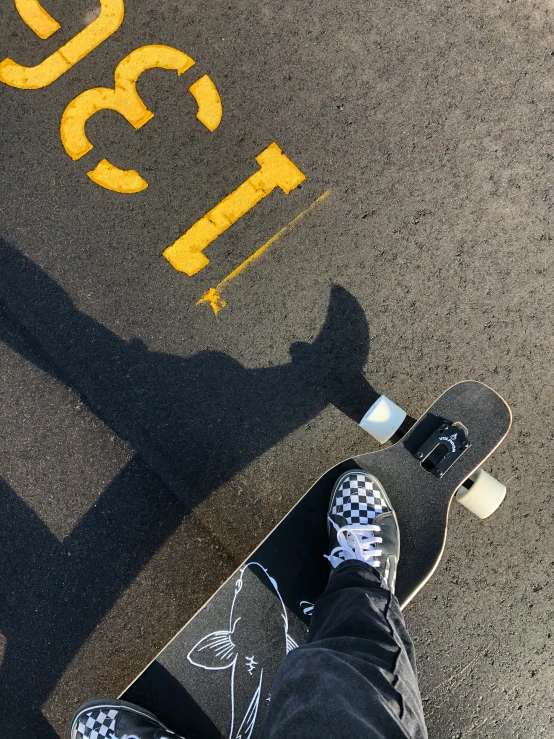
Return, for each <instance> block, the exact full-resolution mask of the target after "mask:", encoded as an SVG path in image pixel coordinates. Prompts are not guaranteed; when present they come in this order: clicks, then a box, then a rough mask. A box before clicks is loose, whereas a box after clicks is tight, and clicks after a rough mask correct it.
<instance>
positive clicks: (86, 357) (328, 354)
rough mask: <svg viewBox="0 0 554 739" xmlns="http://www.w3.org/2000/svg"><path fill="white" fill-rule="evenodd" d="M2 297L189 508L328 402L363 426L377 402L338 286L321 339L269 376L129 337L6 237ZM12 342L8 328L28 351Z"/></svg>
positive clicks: (61, 373) (39, 350)
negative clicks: (81, 305) (86, 309)
mask: <svg viewBox="0 0 554 739" xmlns="http://www.w3.org/2000/svg"><path fill="white" fill-rule="evenodd" d="M0 301H2V303H3V304H4V306H5V308H6V310H7V312H8V313H9V315H10V317H11V319H12V320H13V321H14V322H15V323H16V324H17V325H18V326H19V328H20V331H21V332H23V333H24V334H25V336H26V339H27V343H30V344H32V345H33V346H34V347H35V349H36V351H35V357H38V359H37V358H35V359H34V360H33V361H35V363H37V364H40V366H41V367H42V368H43V369H45V370H46V371H48V372H49V373H50V374H52V375H54V376H56V377H57V378H58V379H59V380H61V381H63V382H64V383H66V384H67V385H69V386H71V387H72V388H74V389H76V390H77V391H78V393H79V394H80V395H81V397H82V399H83V400H84V402H85V403H86V404H87V405H88V406H89V407H90V409H91V410H92V411H93V412H94V413H96V414H97V415H98V416H99V417H100V418H101V419H102V420H103V421H104V422H105V423H107V424H108V425H109V426H110V427H111V428H112V429H113V430H114V431H115V432H116V433H117V434H118V435H119V436H121V437H122V438H124V439H125V440H127V441H128V442H130V443H131V444H132V445H133V447H134V448H135V449H136V451H137V452H138V453H139V454H140V455H141V456H142V457H143V459H145V460H146V461H147V462H148V463H149V464H150V466H151V467H152V468H153V469H154V470H155V471H156V472H157V474H158V475H159V476H160V477H161V478H162V479H163V480H164V482H165V483H166V484H167V485H168V486H169V487H170V488H171V489H172V490H173V492H175V493H176V494H177V495H178V497H179V498H180V499H181V501H182V502H184V503H185V505H186V506H188V507H192V506H193V505H194V504H195V503H197V502H198V501H199V500H201V499H202V498H204V497H205V496H206V495H207V494H208V493H209V492H210V491H211V490H213V489H214V487H216V486H217V485H220V484H221V483H222V482H224V481H225V480H226V479H228V478H230V477H231V476H232V475H234V474H236V473H237V472H238V471H239V470H240V469H241V468H243V467H244V466H245V465H247V464H248V463H249V462H250V461H251V460H253V459H255V458H256V457H258V456H259V455H260V454H262V453H263V452H264V451H265V450H267V449H269V448H270V447H271V446H273V445H274V444H276V443H277V442H278V441H279V440H281V439H282V438H284V437H285V436H286V435H288V434H289V433H291V432H293V431H294V430H295V429H297V428H299V427H300V426H302V425H303V424H305V423H306V422H307V421H309V420H310V419H311V418H313V417H314V416H316V415H317V414H318V413H320V412H321V411H322V410H323V409H324V408H325V407H326V406H327V405H328V404H330V403H331V404H334V405H336V406H337V407H339V408H340V409H341V410H343V411H344V412H346V413H347V414H348V415H350V416H351V417H352V418H354V419H356V420H359V418H360V417H361V415H362V414H363V412H364V411H365V410H366V409H367V407H368V406H369V405H370V404H371V402H373V399H374V397H375V393H374V392H373V390H372V388H371V387H370V386H369V385H368V383H367V382H366V381H365V380H364V379H363V375H362V369H363V367H364V365H365V363H366V361H367V357H368V354H369V329H368V324H367V320H366V317H365V315H364V312H363V309H362V308H361V306H360V304H359V303H358V301H357V300H356V299H355V298H354V297H353V296H352V295H351V294H350V293H349V292H348V291H347V290H345V289H344V288H342V287H340V286H338V285H335V286H333V287H332V289H331V294H330V298H329V305H328V308H327V315H326V317H325V319H324V321H323V324H322V327H321V329H320V331H319V333H318V335H317V336H316V337H315V338H314V339H313V340H311V341H309V342H295V343H294V344H292V346H291V349H290V356H291V360H290V361H287V362H284V363H283V364H281V365H279V366H276V367H270V368H261V369H248V368H246V367H244V366H243V365H242V364H241V363H240V362H238V361H236V360H235V359H233V358H232V357H230V356H228V355H226V354H223V353H221V352H216V351H205V352H200V353H198V354H196V355H194V356H192V357H180V356H175V355H171V354H166V353H163V352H154V351H150V350H149V349H148V348H147V346H146V345H145V344H144V343H143V342H142V341H140V340H133V341H130V342H129V341H125V340H123V339H121V338H120V337H119V336H117V335H116V334H114V333H113V332H112V331H110V330H109V329H108V328H106V327H105V326H103V325H102V324H100V323H98V322H97V321H95V320H94V319H92V318H91V317H90V316H88V315H86V314H84V313H82V312H81V311H79V310H78V309H77V308H76V307H75V305H74V304H73V302H72V300H71V299H70V297H69V296H68V294H67V293H66V292H65V291H64V290H63V289H62V288H61V287H60V286H59V285H58V284H57V283H56V282H55V281H54V280H53V279H52V278H51V277H49V276H48V275H47V274H46V273H45V272H44V271H43V270H42V269H41V268H40V267H38V266H37V265H36V264H34V263H33V262H32V261H31V260H29V259H28V258H26V257H25V256H24V255H22V254H21V253H20V252H19V251H18V250H17V249H15V248H13V247H12V246H11V245H9V244H8V243H7V242H5V241H1V242H0ZM12 334H13V332H12ZM9 336H10V333H9V332H6V331H2V327H1V326H0V338H4V340H5V341H6V342H7V343H10V345H12V347H13V348H14V349H15V350H16V351H19V352H21V353H23V351H24V350H23V349H22V348H21V346H20V345H19V346H18V345H17V342H16V341H14V339H13V338H12V339H10V338H9Z"/></svg>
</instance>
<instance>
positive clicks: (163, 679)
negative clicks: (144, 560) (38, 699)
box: [121, 382, 511, 739]
mask: <svg viewBox="0 0 554 739" xmlns="http://www.w3.org/2000/svg"><path fill="white" fill-rule="evenodd" d="M443 420H448V421H450V422H457V423H461V424H463V426H464V427H465V428H466V429H467V432H468V439H469V441H470V446H469V448H468V449H467V450H466V451H465V452H464V453H463V454H462V455H461V456H460V457H459V458H458V459H457V460H456V461H455V463H454V464H453V466H452V467H450V469H449V470H448V471H447V473H446V474H445V475H444V477H443V478H441V479H438V478H437V477H435V476H433V475H432V474H431V473H430V472H429V471H427V470H426V469H424V467H423V466H421V464H420V463H419V462H418V460H417V459H416V458H415V456H414V455H415V452H416V451H417V450H418V449H419V447H420V446H421V444H422V443H423V442H424V441H425V440H426V438H428V437H429V436H430V434H431V433H432V432H433V431H434V430H435V429H436V428H437V427H438V426H439V425H440V424H441V422H442V421H443ZM510 425H511V412H510V409H509V407H508V405H507V404H506V402H505V401H504V400H503V399H502V398H501V397H500V396H499V395H498V394H497V393H495V392H494V391H493V390H491V388H489V387H487V386H486V385H483V384H481V383H478V382H463V383H459V384H457V385H454V386H453V387H451V388H450V389H449V390H447V391H446V392H445V393H444V394H443V395H442V396H441V397H440V398H439V399H438V400H437V401H436V402H435V403H434V404H433V405H432V406H431V407H430V408H429V410H428V411H427V412H426V413H425V414H424V415H423V416H422V418H421V419H420V420H419V421H418V422H417V423H416V424H415V425H414V426H413V427H412V428H411V430H410V431H409V432H408V433H407V434H406V436H404V437H403V438H402V439H401V440H400V441H398V442H397V443H396V444H394V445H392V446H389V447H388V448H386V449H383V450H379V451H376V452H371V453H369V454H363V455H360V456H357V457H354V458H352V459H349V460H346V461H344V462H342V463H340V464H338V465H336V466H335V467H333V468H331V469H330V470H328V471H327V472H326V473H325V474H324V475H323V476H322V477H321V478H320V479H319V480H318V481H317V482H316V483H315V484H314V485H313V486H312V487H311V488H310V489H309V490H308V492H307V493H306V494H305V495H304V497H303V498H302V499H301V500H300V501H299V503H298V504H297V505H296V506H295V507H294V508H293V509H292V510H291V511H290V513H289V514H288V515H287V516H286V517H285V518H284V519H283V520H282V521H281V522H280V523H279V524H278V526H277V527H276V528H275V529H274V530H273V531H272V532H271V533H270V534H269V536H268V537H267V538H266V539H265V540H264V541H263V542H262V543H261V544H260V546H259V547H258V548H257V549H256V550H255V551H254V553H253V554H252V555H251V556H250V557H249V558H248V560H247V561H246V562H245V563H244V564H243V565H242V566H241V568H239V570H237V571H236V572H235V573H234V574H233V575H232V576H231V577H230V578H229V580H227V581H226V582H225V583H224V584H223V585H222V586H221V588H220V589H219V590H218V591H217V592H216V593H215V595H214V596H213V597H212V598H211V599H210V600H209V601H208V602H207V603H206V604H205V605H204V606H203V607H202V608H201V609H200V611H198V612H197V613H196V615H195V616H194V617H193V618H192V619H191V620H190V621H189V622H188V623H187V624H186V625H185V626H184V627H183V629H182V630H181V631H180V632H179V633H178V634H177V635H176V637H175V638H174V639H173V640H172V641H171V642H170V643H169V644H168V645H167V646H166V647H165V649H164V650H163V651H162V652H160V654H158V656H157V657H156V658H155V660H154V661H153V662H152V663H151V664H150V665H149V666H148V667H147V668H146V669H145V670H144V672H143V673H141V675H139V677H138V678H137V679H136V680H135V681H134V682H133V683H132V684H131V685H130V686H129V687H128V688H127V690H126V691H125V692H124V693H123V695H122V696H121V697H122V698H123V699H124V700H128V701H131V702H133V703H137V704H139V705H141V706H143V707H144V708H147V709H148V710H150V711H152V712H153V713H155V714H156V715H157V716H158V717H159V718H160V719H161V720H162V721H164V723H166V724H167V725H168V726H169V727H170V728H171V729H172V730H173V731H176V732H179V733H181V734H183V735H184V736H186V737H187V739H194V738H195V737H202V739H212V738H213V739H215V738H216V737H221V736H223V737H232V739H239V737H242V739H250V737H251V738H252V739H256V737H257V736H259V731H260V727H261V724H262V721H263V715H264V713H265V708H266V706H267V703H268V700H269V694H270V688H271V684H272V682H273V677H274V675H275V673H276V671H277V669H278V667H279V665H280V663H281V662H282V660H283V659H284V657H285V655H286V653H287V651H288V650H290V649H291V648H293V647H294V646H295V645H296V644H302V643H303V642H305V640H306V636H307V631H308V626H309V620H310V614H311V609H312V606H313V603H314V602H315V600H316V599H317V598H318V596H319V595H320V594H321V593H322V592H323V590H324V589H325V585H326V583H327V579H328V576H329V567H328V563H327V560H325V559H324V557H323V554H325V553H327V551H328V537H327V509H328V503H329V497H330V494H331V490H332V487H333V484H334V482H335V480H336V479H337V477H338V476H339V475H340V474H341V473H342V472H344V471H346V470H348V469H352V468H355V467H359V468H361V469H365V470H367V471H369V472H371V473H372V474H374V475H375V476H376V477H377V478H378V479H379V480H380V482H381V483H382V484H383V486H384V488H385V490H386V492H387V494H388V495H389V497H390V499H391V501H392V504H393V506H394V508H395V511H396V513H397V516H398V520H399V526H400V536H401V552H400V564H399V568H398V579H397V585H396V594H397V596H398V598H399V600H400V603H401V606H402V607H404V606H405V605H406V604H407V603H408V602H409V601H410V600H411V598H412V597H413V596H414V595H415V593H417V592H418V590H419V589H420V588H421V587H422V586H423V584H424V583H425V582H426V581H427V580H428V579H429V577H430V576H431V574H432V573H433V571H434V570H435V568H436V566H437V564H438V562H439V560H440V557H441V555H442V552H443V550H444V545H445V540H446V528H447V518H448V510H449V507H450V504H451V501H452V498H453V494H454V492H455V490H456V489H457V488H458V487H459V486H460V485H461V484H462V483H463V482H464V481H465V480H466V479H467V478H468V477H469V476H470V475H471V474H472V473H473V471H474V470H475V469H477V468H478V467H480V466H481V465H482V464H483V462H484V461H485V460H486V459H487V457H489V456H490V455H491V454H492V452H493V451H494V450H495V449H496V447H497V446H498V445H499V444H500V443H501V442H502V440H503V439H504V437H505V436H506V434H507V433H508V431H509V428H510ZM231 727H232V730H231Z"/></svg>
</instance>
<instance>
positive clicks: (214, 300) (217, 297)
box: [196, 190, 331, 316]
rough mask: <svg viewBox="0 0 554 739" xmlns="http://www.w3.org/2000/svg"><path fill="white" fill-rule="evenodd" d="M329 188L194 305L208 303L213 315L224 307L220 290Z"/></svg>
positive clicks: (317, 201)
mask: <svg viewBox="0 0 554 739" xmlns="http://www.w3.org/2000/svg"><path fill="white" fill-rule="evenodd" d="M330 192H331V190H327V191H326V192H324V193H323V195H320V196H319V197H318V199H317V200H314V202H313V203H312V204H311V205H310V206H309V207H308V208H306V210H303V211H302V213H299V214H298V215H297V216H296V218H293V219H292V221H291V222H290V223H287V225H286V226H284V227H283V228H282V229H281V230H280V231H278V232H277V233H276V234H275V235H274V236H272V237H271V238H270V239H269V241H266V242H265V244H264V245H263V246H260V248H259V249H258V250H257V251H255V252H254V254H251V255H250V256H249V257H248V259H245V260H244V262H243V263H242V264H239V266H238V267H237V268H236V269H234V270H233V271H232V272H231V273H230V274H228V275H227V277H225V279H223V280H221V282H220V283H219V284H218V285H217V286H216V287H210V289H209V290H207V291H206V292H205V293H204V295H202V297H201V298H200V300H199V301H198V302H197V303H196V305H202V304H203V303H208V304H209V305H210V306H211V307H212V309H213V312H214V313H215V315H216V316H217V314H218V313H219V311H220V310H222V309H223V308H225V306H226V305H227V303H226V302H225V300H223V298H222V297H221V291H222V290H223V288H224V287H225V285H227V284H228V283H229V282H231V280H233V279H234V278H235V277H236V276H237V275H239V274H240V273H241V272H242V271H243V270H245V269H246V267H248V265H249V264H251V263H252V262H253V261H254V260H256V259H258V257H261V255H262V254H263V253H264V251H267V249H269V247H270V246H271V245H272V244H274V243H275V242H276V241H277V239H279V238H281V236H282V235H283V234H285V233H286V232H287V231H290V230H291V229H292V228H294V226H296V224H297V223H298V221H300V220H301V219H302V218H304V216H305V215H306V214H307V213H309V212H310V211H311V210H313V209H314V208H315V207H316V205H319V203H322V202H323V201H324V200H325V198H326V197H327V196H328V195H329V193H330Z"/></svg>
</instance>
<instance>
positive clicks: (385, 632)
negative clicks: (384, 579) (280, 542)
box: [261, 560, 427, 739]
mask: <svg viewBox="0 0 554 739" xmlns="http://www.w3.org/2000/svg"><path fill="white" fill-rule="evenodd" d="M261 736H262V738H263V739H296V738H298V739H312V738H313V739H326V738H327V737H328V739H426V738H427V729H426V728H425V720H424V717H423V708H422V705H421V697H420V694H419V688H418V684H417V674H416V666H415V656H414V650H413V645H412V641H411V639H410V636H409V634H408V632H407V630H406V626H405V624H404V618H403V616H402V613H401V612H400V608H399V606H398V601H397V599H396V598H395V596H394V595H392V594H391V593H390V592H389V591H388V590H385V589H384V588H381V587H380V585H379V576H378V574H377V573H376V572H375V570H373V568H371V567H370V566H369V565H366V564H364V563H363V562H359V561H353V560H351V561H348V562H344V563H343V564H341V565H339V566H338V567H337V569H336V570H335V571H334V572H333V574H332V575H331V578H330V580H329V584H328V586H327V589H326V590H325V592H324V593H323V595H322V596H321V597H320V598H319V599H318V601H317V603H316V604H315V607H314V612H313V616H312V622H311V626H310V633H309V636H308V643H307V644H305V645H304V646H302V647H300V648H299V649H294V650H293V651H292V652H290V653H289V654H288V655H287V657H286V658H285V660H284V662H283V664H282V665H281V667H280V669H279V671H278V673H277V676H276V678H275V682H274V683H273V689H272V691H271V703H270V704H269V710H268V712H267V714H266V718H265V722H264V726H263V728H262V732H261Z"/></svg>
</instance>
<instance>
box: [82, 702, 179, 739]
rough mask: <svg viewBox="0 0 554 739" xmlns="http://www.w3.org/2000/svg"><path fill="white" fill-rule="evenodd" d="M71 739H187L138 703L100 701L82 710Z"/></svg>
mask: <svg viewBox="0 0 554 739" xmlns="http://www.w3.org/2000/svg"><path fill="white" fill-rule="evenodd" d="M69 736H70V737H71V739H119V737H124V736H128V737H135V738H136V739H184V738H183V737H181V736H179V735H178V734H174V733H173V732H172V731H169V729H168V728H167V727H166V726H164V725H163V724H162V722H161V721H159V720H158V719H157V718H156V717H155V716H154V714H153V713H150V711H146V710H145V709H144V708H141V707H140V706H136V705H135V704H134V703H128V702H127V701H120V700H115V699H113V698H97V699H95V700H90V701H87V702H86V703H83V705H82V706H80V707H79V709H78V710H77V712H76V713H75V715H74V716H73V719H72V721H71V729H70V732H69Z"/></svg>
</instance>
